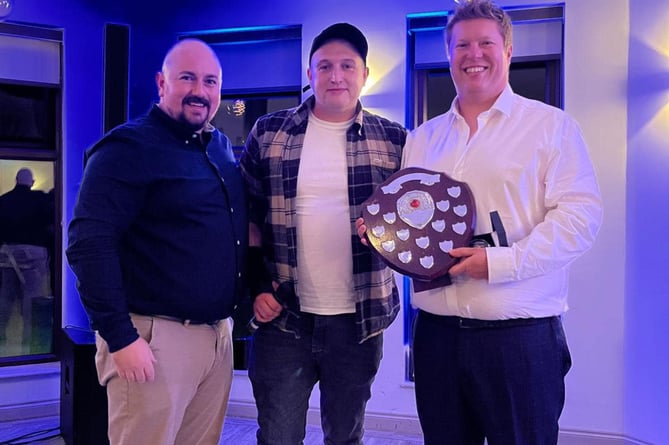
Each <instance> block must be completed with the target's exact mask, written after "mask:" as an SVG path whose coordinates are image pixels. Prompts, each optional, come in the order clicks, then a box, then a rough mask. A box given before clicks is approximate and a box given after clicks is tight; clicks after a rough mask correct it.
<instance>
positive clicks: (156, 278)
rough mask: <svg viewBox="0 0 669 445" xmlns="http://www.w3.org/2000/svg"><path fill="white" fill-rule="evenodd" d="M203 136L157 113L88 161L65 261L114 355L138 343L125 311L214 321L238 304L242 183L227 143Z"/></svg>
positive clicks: (112, 137)
mask: <svg viewBox="0 0 669 445" xmlns="http://www.w3.org/2000/svg"><path fill="white" fill-rule="evenodd" d="M202 134H203V136H202V140H201V139H200V135H198V134H196V133H194V132H193V131H192V129H189V128H188V127H187V126H186V125H183V124H181V123H179V122H177V121H175V120H174V119H172V118H171V117H169V116H168V115H167V114H165V113H164V112H163V111H162V110H161V109H160V108H158V107H157V106H154V107H153V108H152V109H151V110H150V111H149V113H147V114H146V115H144V116H142V117H140V118H138V119H136V120H134V121H130V122H128V123H126V124H123V125H121V126H119V127H117V128H115V129H113V130H112V131H111V132H109V133H108V134H107V135H105V136H104V137H103V138H102V139H101V140H100V141H99V142H97V143H96V144H95V145H94V146H93V147H91V148H90V149H89V150H87V152H86V155H85V160H84V164H85V168H84V175H83V179H82V183H81V188H80V190H79V195H78V197H77V202H76V205H75V208H74V217H73V219H72V222H71V223H70V226H69V245H68V248H67V258H68V261H69V263H70V266H71V267H72V270H73V271H74V273H75V275H76V277H77V289H78V290H79V294H80V296H81V300H82V302H83V305H84V308H85V309H86V312H87V314H88V316H89V318H90V320H91V327H92V328H93V329H96V330H98V331H99V333H100V335H101V336H102V338H103V339H104V340H105V341H106V342H107V343H108V345H109V349H110V351H111V352H114V351H117V350H119V349H121V348H123V347H125V346H127V345H128V344H130V343H132V342H133V341H135V340H136V339H137V338H138V334H137V331H136V330H135V328H134V326H133V325H132V323H131V321H130V315H129V313H130V312H134V313H139V314H145V315H166V316H171V317H178V318H183V319H193V320H199V321H213V320H218V319H222V318H226V317H228V316H230V315H231V314H232V311H233V309H234V307H235V305H236V303H237V302H238V301H239V299H240V298H241V296H242V292H243V290H244V286H243V283H242V278H243V276H242V275H243V266H244V262H245V258H244V255H245V248H246V245H247V234H248V221H247V218H246V202H245V198H244V191H243V190H244V189H243V187H242V180H241V176H240V173H239V170H238V166H237V164H236V162H235V159H234V155H233V151H232V147H231V144H230V141H229V140H228V138H227V137H226V136H225V135H223V134H222V133H221V132H219V131H218V130H215V129H213V131H204V132H203V133H202Z"/></svg>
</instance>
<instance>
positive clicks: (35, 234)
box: [0, 168, 53, 353]
mask: <svg viewBox="0 0 669 445" xmlns="http://www.w3.org/2000/svg"><path fill="white" fill-rule="evenodd" d="M34 184H35V178H34V177H33V172H32V171H31V170H30V169H28V168H21V169H20V170H19V171H18V172H17V173H16V186H15V187H14V188H13V189H12V190H10V191H9V192H7V193H5V194H4V195H2V196H0V270H1V272H2V274H1V276H0V342H1V341H8V339H7V335H8V333H7V328H8V324H9V321H10V318H11V315H12V310H13V308H14V304H15V302H16V301H20V302H21V305H20V308H21V310H20V311H21V319H22V324H23V329H22V336H21V340H22V344H23V350H22V352H24V353H29V352H31V351H30V345H31V340H32V328H33V326H32V325H33V320H32V315H33V305H34V304H35V301H36V299H37V298H39V297H47V296H49V295H51V285H50V278H49V255H48V246H49V244H50V243H51V241H52V220H53V207H52V206H51V205H50V204H49V195H48V194H47V193H44V192H42V191H39V190H32V187H33V185H34Z"/></svg>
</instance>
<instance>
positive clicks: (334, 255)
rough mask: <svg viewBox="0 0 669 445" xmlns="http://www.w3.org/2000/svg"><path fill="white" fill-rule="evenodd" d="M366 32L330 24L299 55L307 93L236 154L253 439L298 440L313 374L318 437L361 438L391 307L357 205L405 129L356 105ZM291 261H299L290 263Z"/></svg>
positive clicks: (392, 294) (386, 274)
mask: <svg viewBox="0 0 669 445" xmlns="http://www.w3.org/2000/svg"><path fill="white" fill-rule="evenodd" d="M366 59H367V40H366V39H365V36H364V35H363V34H362V33H361V32H360V30H358V29H357V28H356V27H354V26H352V25H350V24H348V23H337V24H335V25H332V26H330V27H328V28H327V29H325V30H324V31H323V32H321V33H320V34H319V35H318V36H316V38H315V39H314V41H313V44H312V46H311V51H310V53H309V68H308V69H307V77H308V78H309V83H310V85H311V88H312V90H313V96H312V97H310V98H308V99H307V100H306V101H305V102H304V103H303V104H302V105H300V106H299V107H297V108H293V109H288V110H282V111H278V112H275V113H272V114H269V115H267V116H264V117H261V118H260V119H258V121H257V122H256V124H255V126H254V127H253V129H252V130H251V133H250V135H249V137H248V138H247V143H246V149H245V151H244V153H243V155H242V158H241V168H242V174H243V176H244V178H245V180H246V183H247V188H248V192H249V193H248V194H249V201H250V210H251V213H250V221H251V224H250V232H249V234H250V246H251V248H250V252H249V255H250V260H249V270H250V272H249V273H250V274H251V275H252V276H250V277H249V281H250V288H251V289H250V295H251V297H252V298H253V299H254V304H253V309H254V315H255V321H256V322H258V324H259V325H260V327H259V329H258V330H257V331H256V332H255V334H254V338H253V346H252V349H251V356H250V365H249V377H250V379H251V382H252V384H253V393H254V397H255V399H256V405H257V408H258V425H259V427H260V428H259V430H258V433H257V437H258V444H262V445H275V444H276V445H293V444H301V443H302V441H303V439H304V434H305V423H306V414H307V409H308V408H309V396H310V394H311V391H312V389H313V387H314V385H315V384H316V383H317V382H319V388H320V393H321V398H320V410H321V418H322V425H323V432H324V441H325V443H327V444H361V443H362V434H363V421H364V412H365V405H366V404H367V401H368V400H369V398H370V396H371V385H372V381H373V380H374V377H375V375H376V372H377V370H378V366H379V362H380V360H381V355H382V348H383V335H382V332H383V330H384V329H385V328H387V327H388V326H389V325H390V323H392V321H393V320H394V319H395V317H396V316H397V313H398V311H399V297H398V293H397V289H396V287H395V283H394V280H393V275H392V272H391V271H390V270H389V269H388V268H387V267H386V266H385V265H384V264H383V263H382V262H381V261H380V259H379V258H377V257H375V256H372V253H371V252H370V250H369V249H367V248H366V247H364V246H362V245H361V243H360V239H359V238H358V236H357V234H356V230H355V220H356V218H357V217H358V216H359V215H360V212H361V204H362V202H363V201H364V200H365V199H367V198H368V197H369V196H370V195H371V194H372V192H373V191H374V190H375V189H376V187H377V186H378V185H379V184H381V183H382V182H383V181H384V180H385V179H386V178H387V177H388V176H390V175H391V174H392V173H394V172H395V171H396V170H398V168H399V166H400V159H401V155H402V147H403V146H404V142H405V139H406V130H405V129H404V128H402V126H401V125H399V124H397V123H394V122H391V121H389V120H387V119H384V118H382V117H380V116H376V115H373V114H371V113H369V112H367V111H365V110H363V108H362V105H361V103H360V101H359V97H360V91H361V90H362V87H363V86H364V84H365V81H366V80H367V75H368V73H369V69H368V68H367V66H366ZM298 266H299V267H298Z"/></svg>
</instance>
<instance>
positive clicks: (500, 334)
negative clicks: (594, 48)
mask: <svg viewBox="0 0 669 445" xmlns="http://www.w3.org/2000/svg"><path fill="white" fill-rule="evenodd" d="M511 34H512V29H511V21H510V19H509V17H508V15H507V14H506V13H505V12H504V11H502V10H501V9H500V8H499V7H497V6H496V5H494V4H492V3H491V2H490V1H489V0H472V1H471V2H464V3H463V4H462V5H461V6H459V7H458V8H457V9H456V11H455V13H454V15H453V16H452V19H451V20H450V22H449V24H448V25H447V27H446V45H447V52H448V57H449V61H450V67H451V75H452V77H453V82H454V84H455V87H456V91H457V97H456V99H455V100H454V101H453V104H452V106H451V108H450V110H449V111H448V112H446V113H445V114H443V115H441V116H438V117H436V118H434V119H432V120H430V121H428V122H426V123H424V124H423V125H421V126H420V127H419V128H417V129H416V130H415V131H413V132H412V133H411V134H410V135H409V137H408V138H407V145H406V147H405V151H404V155H403V162H402V166H403V167H423V168H428V169H431V170H436V171H441V172H445V173H446V174H448V175H449V176H451V177H452V178H453V179H455V180H456V181H463V182H466V183H467V184H468V185H469V187H470V188H471V190H472V193H473V196H474V199H475V202H476V212H477V218H476V227H475V232H474V235H483V234H492V236H490V237H489V239H490V240H492V241H493V242H494V245H488V246H487V247H485V248H481V247H462V248H457V249H453V250H452V251H451V252H450V254H451V255H452V256H454V257H457V258H460V261H459V262H458V263H457V264H456V265H454V266H453V267H452V268H451V269H450V270H449V274H450V276H451V279H452V280H453V284H452V285H449V286H444V287H439V288H435V289H431V290H425V291H421V292H414V294H413V296H412V302H413V305H415V306H416V307H417V308H418V309H419V313H418V316H417V321H416V326H415V336H414V345H413V351H414V370H415V390H416V402H417V408H418V415H419V418H420V422H421V427H422V429H423V433H424V438H425V444H426V445H434V444H439V445H441V444H444V443H448V444H451V445H465V444H466V445H483V443H484V440H485V439H486V438H487V440H488V443H489V444H491V445H498V444H514V445H549V444H552V445H555V444H556V443H557V437H558V418H559V416H560V414H561V412H562V408H563V405H564V394H565V388H564V376H565V375H566V373H567V371H568V370H569V368H570V366H571V359H570V355H569V349H568V347H567V343H566V340H565V336H564V332H563V329H562V324H561V320H560V316H561V314H563V313H564V312H565V311H566V310H567V287H568V286H567V285H568V267H569V265H570V263H571V262H572V261H574V260H575V259H576V258H578V257H579V256H581V255H582V254H583V253H584V252H585V251H586V250H588V249H589V248H590V247H591V246H592V244H593V242H594V239H595V236H596V234H597V232H598V230H599V226H600V224H601V219H602V210H601V198H600V194H599V189H598V185H597V180H596V178H595V174H594V171H593V167H592V165H591V162H590V159H589V157H588V153H587V147H586V144H585V142H584V140H583V137H582V135H581V132H580V129H579V127H578V125H577V124H576V122H574V120H573V119H572V118H571V117H569V116H568V115H566V114H565V113H564V112H563V111H562V110H559V109H557V108H554V107H550V106H548V105H546V104H543V103H541V102H537V101H533V100H529V99H526V98H524V97H521V96H519V95H517V94H514V92H513V91H512V90H511V87H510V86H509V80H508V79H509V64H510V60H511V52H512V44H511V41H512V39H511ZM497 215H498V216H499V218H494V217H492V216H497ZM495 219H497V221H498V222H501V224H499V223H498V224H493V223H492V222H491V221H492V220H495ZM363 232H364V226H363V227H361V230H359V233H363Z"/></svg>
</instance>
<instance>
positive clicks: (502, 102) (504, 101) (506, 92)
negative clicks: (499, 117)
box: [449, 83, 514, 117]
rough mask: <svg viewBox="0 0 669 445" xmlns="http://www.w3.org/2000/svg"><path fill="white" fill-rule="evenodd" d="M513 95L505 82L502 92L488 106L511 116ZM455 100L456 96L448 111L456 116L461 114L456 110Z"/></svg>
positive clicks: (456, 99) (509, 86)
mask: <svg viewBox="0 0 669 445" xmlns="http://www.w3.org/2000/svg"><path fill="white" fill-rule="evenodd" d="M513 95H514V93H513V90H512V89H511V85H509V84H508V83H507V84H506V87H504V89H503V90H502V93H501V94H500V95H499V97H497V100H496V101H495V103H493V104H492V107H490V110H497V111H499V112H500V113H502V114H504V115H505V116H507V117H509V116H511V107H512V106H513ZM457 101H458V97H457V96H455V98H454V99H453V101H452V102H451V108H450V109H449V111H450V112H451V113H454V114H456V115H458V116H462V115H461V114H460V111H458V107H457ZM490 110H488V111H490Z"/></svg>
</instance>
